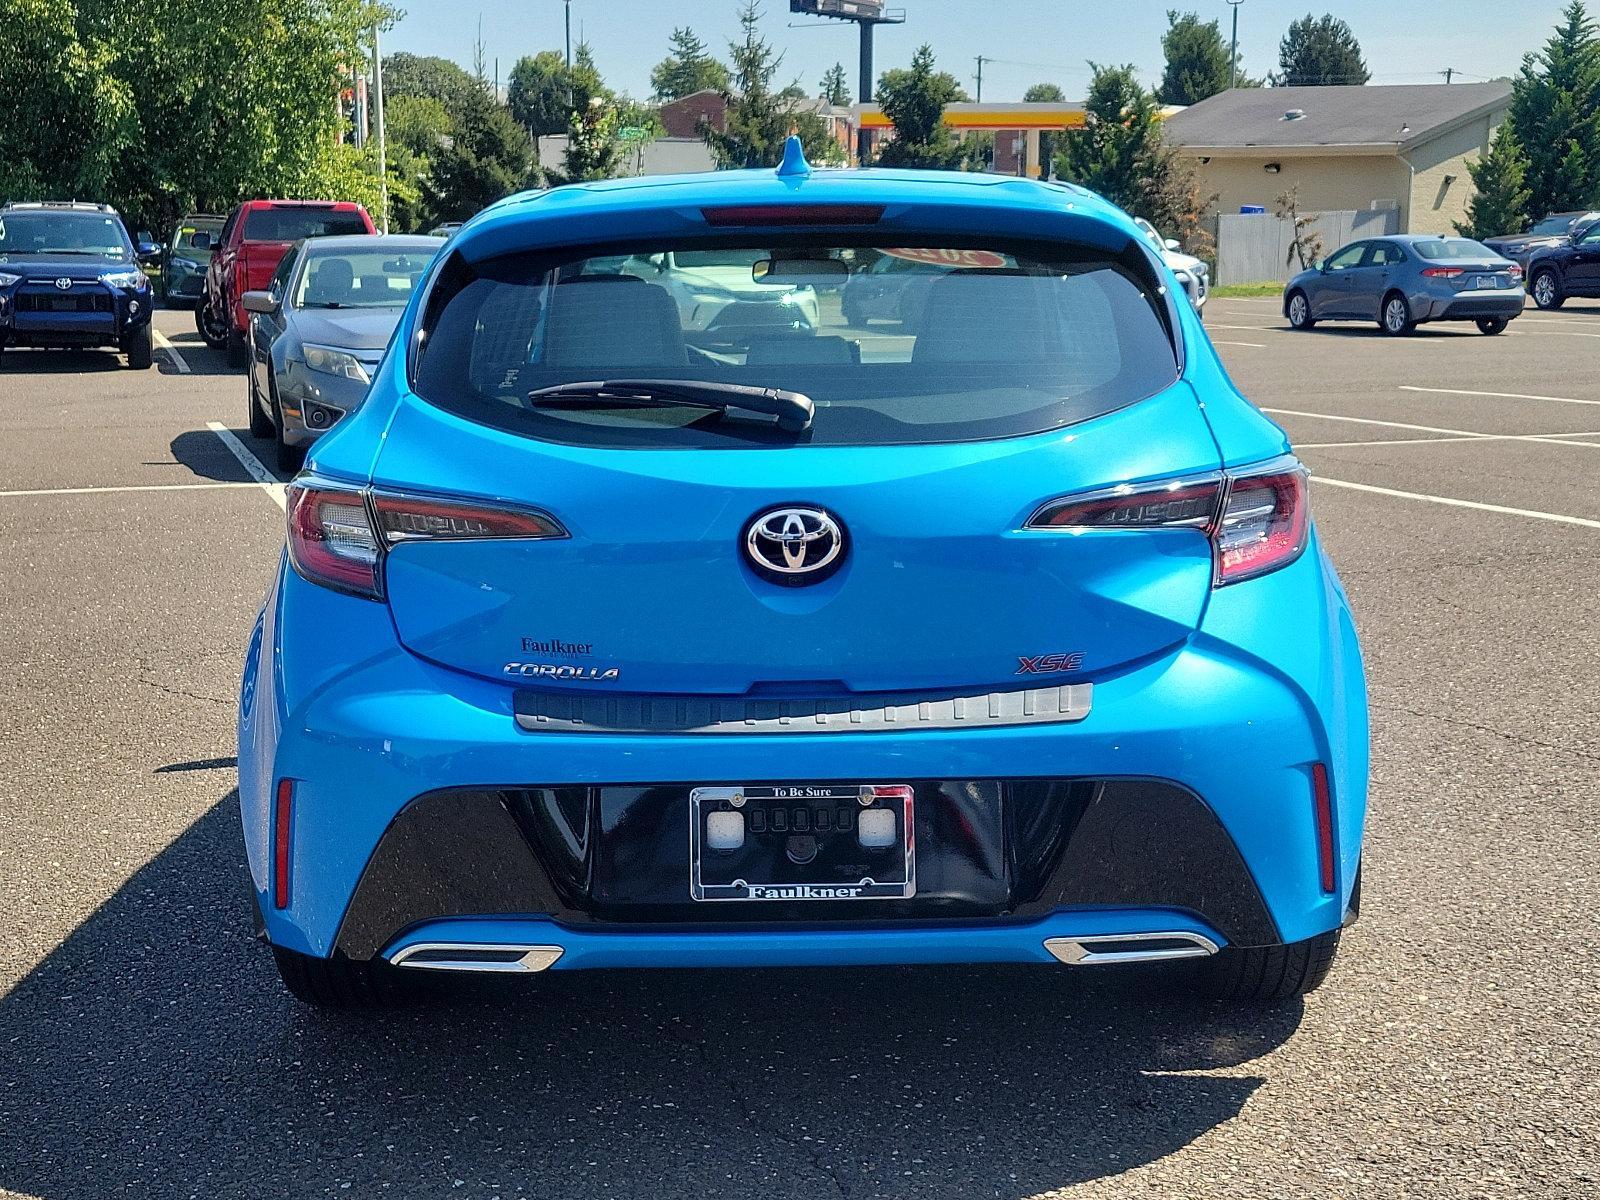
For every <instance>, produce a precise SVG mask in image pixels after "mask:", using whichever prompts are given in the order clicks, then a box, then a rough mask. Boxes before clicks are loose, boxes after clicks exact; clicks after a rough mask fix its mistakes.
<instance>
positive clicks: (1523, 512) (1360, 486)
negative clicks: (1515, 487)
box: [1311, 475, 1600, 529]
mask: <svg viewBox="0 0 1600 1200" xmlns="http://www.w3.org/2000/svg"><path fill="white" fill-rule="evenodd" d="M1311 479H1312V481H1313V482H1315V483H1325V484H1327V485H1328V486H1330V487H1342V488H1350V489H1351V490H1352V491H1357V492H1373V493H1375V494H1376V495H1379V496H1394V497H1396V498H1398V499H1401V500H1425V501H1427V502H1428V503H1430V504H1446V505H1449V506H1450V507H1451V508H1475V509H1477V510H1479V511H1480V512H1492V513H1504V514H1506V515H1507V516H1512V517H1531V518H1533V519H1534V520H1538V521H1555V522H1557V523H1558V524H1561V525H1582V526H1583V527H1584V528H1585V529H1600V521H1595V520H1592V519H1591V518H1589V517H1570V516H1568V515H1567V514H1565V513H1548V512H1539V511H1538V510H1537V509H1532V508H1508V507H1506V506H1505V505H1503V504H1485V503H1483V502H1482V501H1481V500H1458V499H1456V498H1455V497H1454V496H1432V495H1429V494H1428V493H1426V492H1402V491H1400V490H1399V489H1397V488H1386V487H1374V486H1373V485H1372V484H1370V483H1351V482H1350V481H1349V480H1348V479H1329V478H1328V477H1327V476H1325V475H1312V476H1311Z"/></svg>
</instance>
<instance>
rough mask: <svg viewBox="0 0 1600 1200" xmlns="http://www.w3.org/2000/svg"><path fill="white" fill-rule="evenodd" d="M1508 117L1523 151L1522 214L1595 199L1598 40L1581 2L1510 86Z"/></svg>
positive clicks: (1599, 168) (1599, 180) (1598, 194)
mask: <svg viewBox="0 0 1600 1200" xmlns="http://www.w3.org/2000/svg"><path fill="white" fill-rule="evenodd" d="M1510 123H1511V125H1512V127H1513V129H1514V130H1515V131H1516V135H1517V141H1518V142H1520V143H1521V144H1522V146H1523V148H1524V150H1525V152H1526V153H1527V156H1528V167H1527V185H1528V193H1529V199H1528V213H1529V215H1530V216H1538V215H1540V214H1543V213H1547V212H1565V211H1568V210H1571V209H1579V208H1588V207H1590V206H1591V205H1592V204H1593V203H1594V202H1595V201H1596V200H1597V199H1600V174H1597V172H1600V43H1597V40H1596V33H1595V27H1594V24H1593V23H1592V22H1591V21H1590V20H1589V16H1588V13H1587V12H1585V10H1584V6H1583V4H1582V2H1581V0H1573V2H1572V3H1571V4H1569V5H1568V6H1567V8H1566V10H1565V12H1564V13H1563V14H1562V21H1561V24H1559V25H1557V26H1556V29H1555V32H1554V33H1553V34H1552V35H1551V37H1550V40H1549V41H1547V42H1546V43H1545V46H1544V49H1543V51H1541V52H1540V53H1539V54H1537V55H1535V54H1530V55H1528V56H1527V57H1525V58H1524V59H1523V61H1522V69H1521V71H1520V72H1518V74H1517V77H1516V79H1515V80H1513V81H1512V85H1511V113H1510Z"/></svg>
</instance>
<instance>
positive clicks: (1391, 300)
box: [1378, 292, 1417, 337]
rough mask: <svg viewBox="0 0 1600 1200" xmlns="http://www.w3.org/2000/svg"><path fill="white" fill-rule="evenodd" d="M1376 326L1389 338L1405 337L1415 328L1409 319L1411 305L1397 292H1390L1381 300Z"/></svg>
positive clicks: (1413, 322)
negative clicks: (1381, 305)
mask: <svg viewBox="0 0 1600 1200" xmlns="http://www.w3.org/2000/svg"><path fill="white" fill-rule="evenodd" d="M1378 326H1379V328H1381V329H1382V330H1383V331H1384V332H1385V333H1387V334H1388V335H1389V336H1390V337H1405V336H1406V335H1407V334H1409V333H1410V332H1411V331H1412V330H1414V329H1415V328H1416V327H1417V323H1416V322H1415V321H1413V320H1412V319H1411V305H1410V304H1408V303H1407V302H1406V298H1405V297H1404V296H1402V295H1401V294H1400V293H1399V292H1390V293H1389V294H1388V295H1387V296H1385V297H1384V298H1383V307H1382V308H1381V309H1379V310H1378Z"/></svg>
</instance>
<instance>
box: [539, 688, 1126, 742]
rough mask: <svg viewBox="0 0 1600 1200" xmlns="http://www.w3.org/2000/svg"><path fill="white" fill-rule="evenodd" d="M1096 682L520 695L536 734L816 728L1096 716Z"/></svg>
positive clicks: (949, 725)
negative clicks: (830, 692)
mask: <svg viewBox="0 0 1600 1200" xmlns="http://www.w3.org/2000/svg"><path fill="white" fill-rule="evenodd" d="M1093 700H1094V685H1093V684H1091V683H1073V684H1065V685H1062V686H1058V687H1041V688H1027V689H1019V690H1016V691H1004V692H1000V691H981V692H937V693H927V694H919V693H903V692H896V693H892V694H885V693H883V692H878V693H863V694H860V695H854V696H849V695H846V696H824V697H800V698H792V699H782V700H779V699H772V700H751V699H747V698H745V697H740V696H658V695H638V694H609V695H608V694H601V693H594V692H590V693H584V694H580V693H576V692H543V691H532V690H524V691H519V692H517V693H516V695H515V697H514V698H513V704H514V708H515V712H516V718H517V725H518V726H519V727H521V728H523V729H526V730H527V731H529V732H530V733H680V734H725V735H737V734H750V733H767V734H772V733H777V734H789V733H797V734H815V733H893V732H897V731H899V732H905V731H916V730H923V729H1001V728H1005V727H1007V726H1015V725H1052V724H1063V723H1066V722H1071V721H1081V720H1083V719H1084V718H1085V717H1087V716H1088V715H1089V710H1090V708H1091V706H1092V704H1093Z"/></svg>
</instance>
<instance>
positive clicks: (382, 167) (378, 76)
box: [372, 22, 389, 233]
mask: <svg viewBox="0 0 1600 1200" xmlns="http://www.w3.org/2000/svg"><path fill="white" fill-rule="evenodd" d="M372 108H373V111H374V112H375V113H376V114H377V118H378V119H377V121H376V122H375V124H376V126H377V129H376V132H377V135H378V187H379V189H380V192H379V194H380V195H381V196H382V197H383V200H382V205H383V215H382V216H381V217H380V218H379V222H378V223H379V224H380V225H382V226H383V232H385V233H388V232H389V162H388V147H387V146H386V145H385V143H384V139H383V51H382V50H381V49H379V47H378V26H377V23H376V22H374V23H373V26H372Z"/></svg>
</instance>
